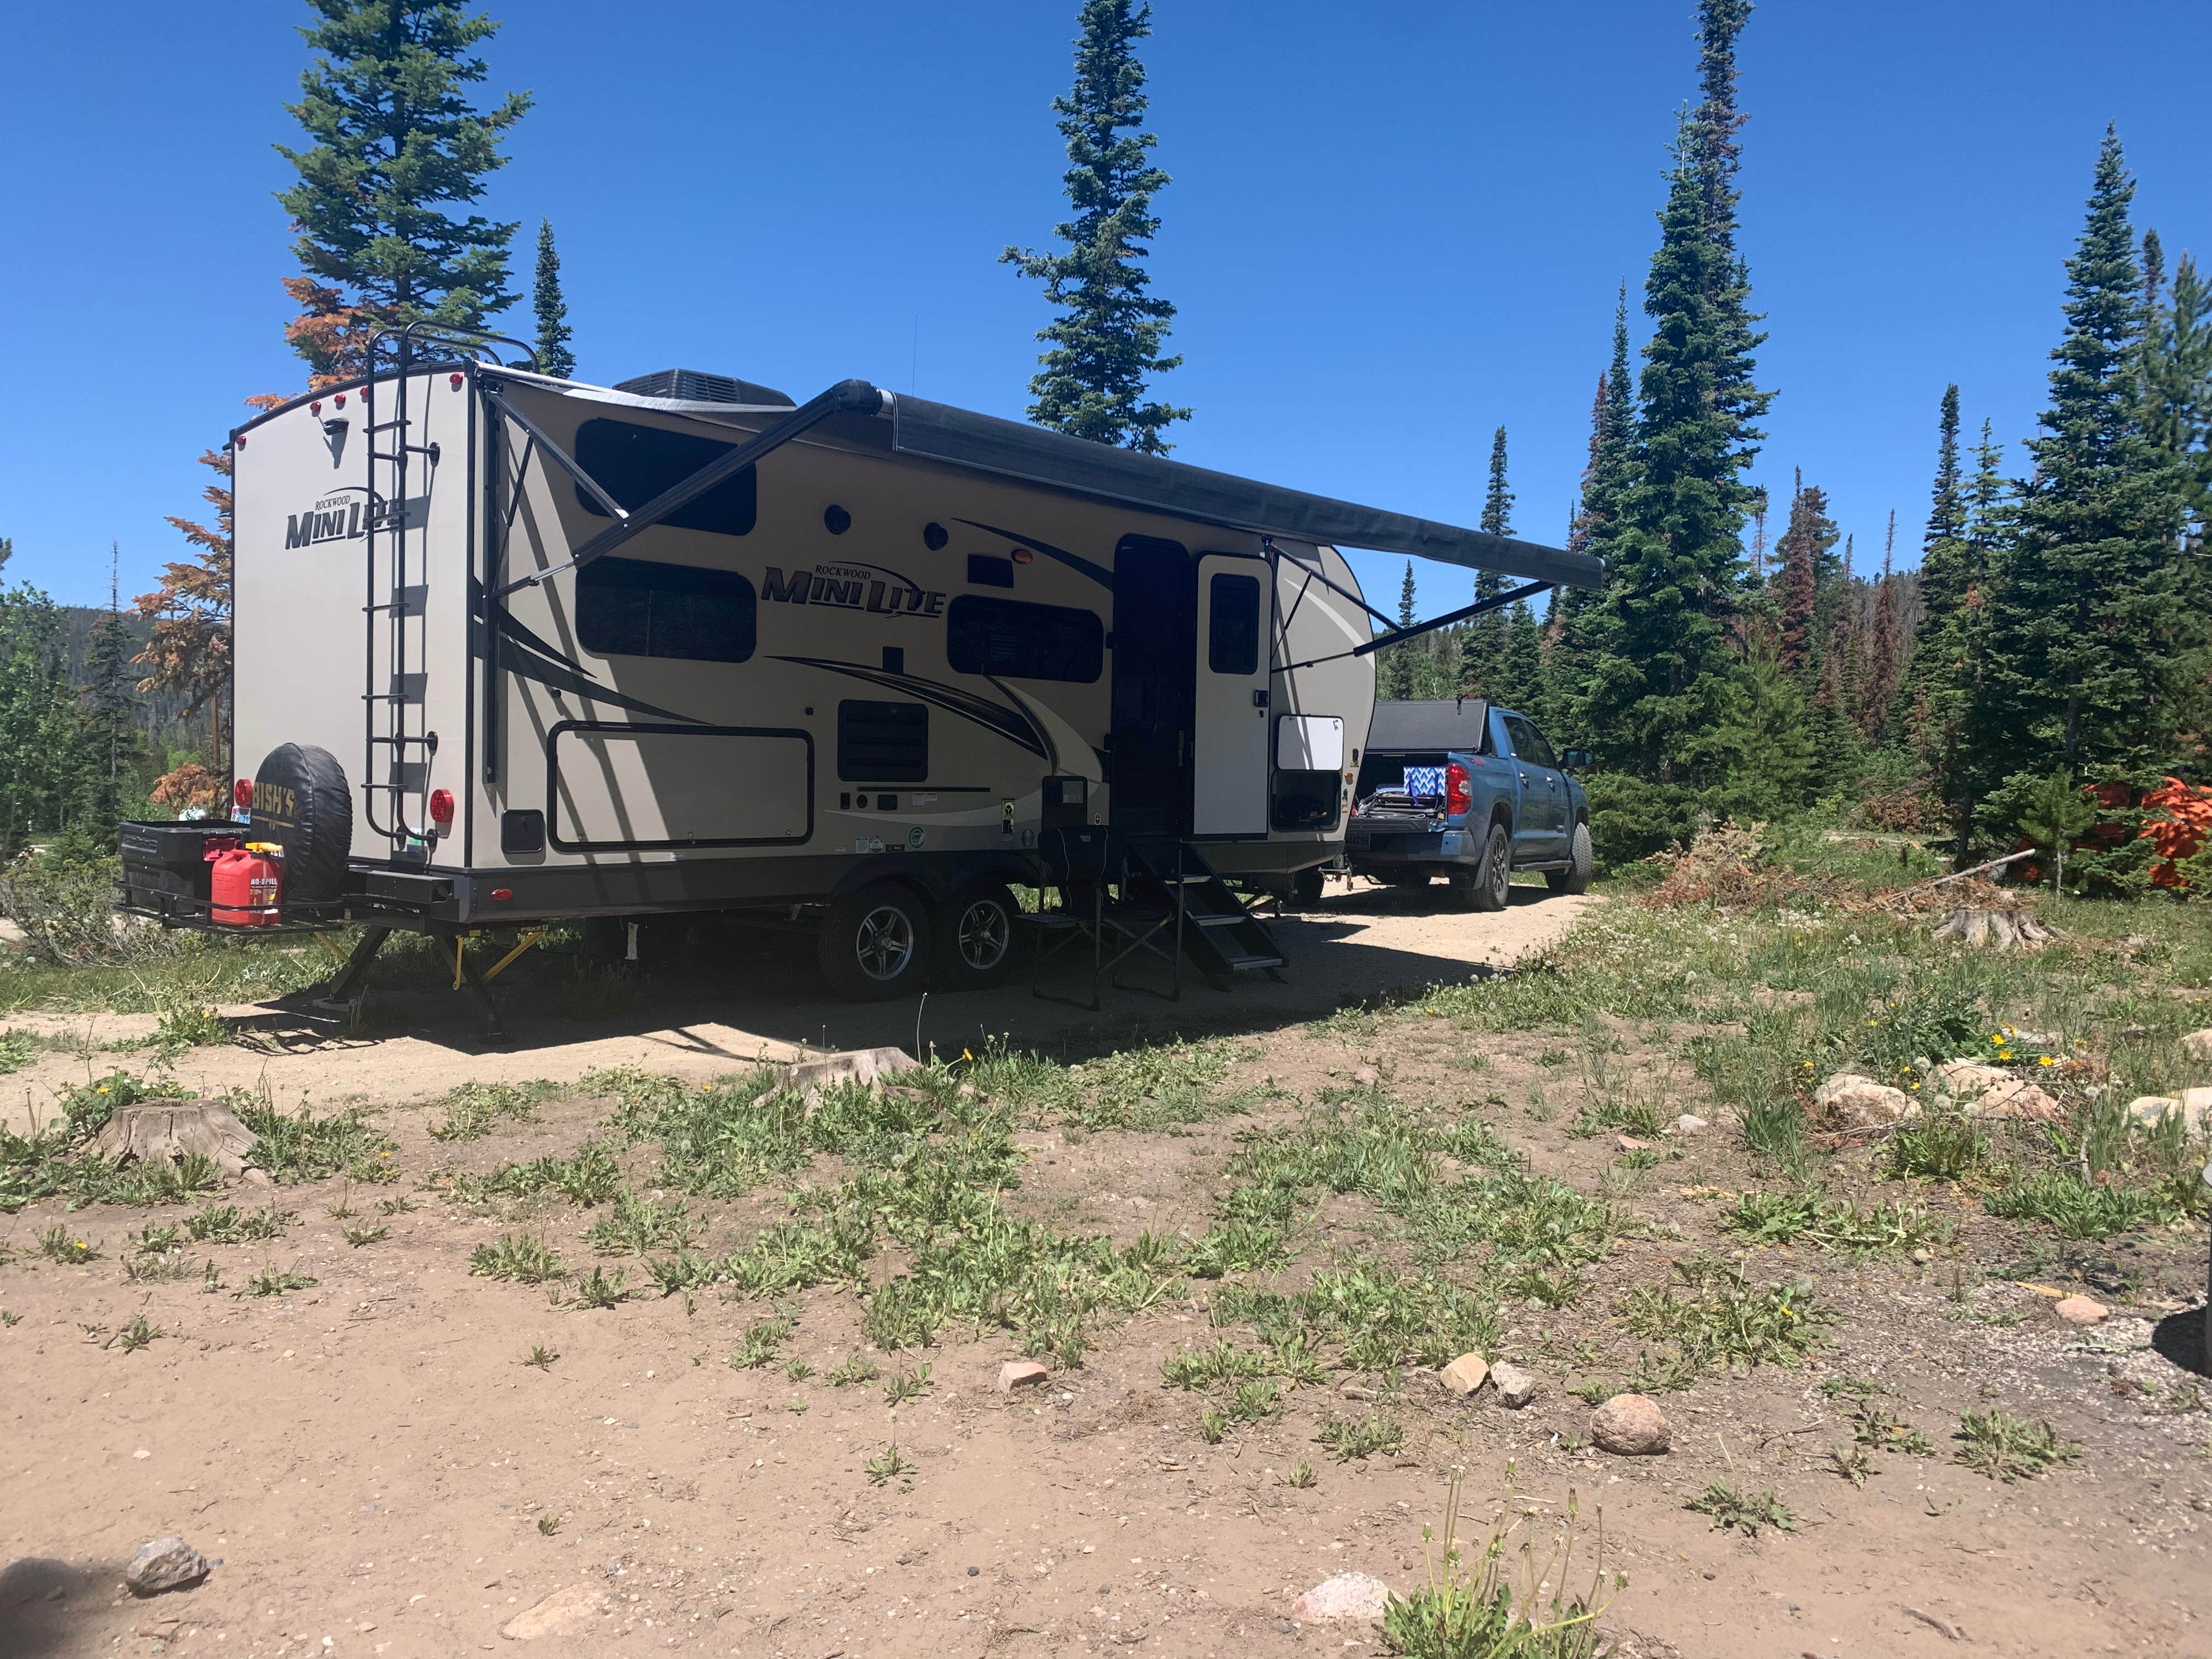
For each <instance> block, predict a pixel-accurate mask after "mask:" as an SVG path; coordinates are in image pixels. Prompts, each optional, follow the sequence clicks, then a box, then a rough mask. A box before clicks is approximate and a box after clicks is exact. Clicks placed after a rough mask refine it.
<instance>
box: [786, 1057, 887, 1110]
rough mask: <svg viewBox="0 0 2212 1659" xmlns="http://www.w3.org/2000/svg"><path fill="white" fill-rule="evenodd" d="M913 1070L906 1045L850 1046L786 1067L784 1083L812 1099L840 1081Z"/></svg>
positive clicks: (876, 1078) (872, 1078) (873, 1079)
mask: <svg viewBox="0 0 2212 1659" xmlns="http://www.w3.org/2000/svg"><path fill="white" fill-rule="evenodd" d="M912 1070H914V1059H913V1056H911V1055H910V1054H908V1053H907V1051H906V1050H905V1049H903V1048H847V1049H842V1050H841V1051H839V1052H838V1053H836V1054H825V1055H824V1056H823V1058H821V1059H820V1060H805V1061H802V1062H801V1063H799V1065H796V1066H785V1067H784V1068H783V1086H784V1087H785V1088H787V1089H796V1090H798V1091H799V1093H800V1094H802V1095H805V1097H808V1098H809V1099H811V1098H812V1097H814V1096H816V1095H818V1094H820V1093H821V1092H822V1091H823V1090H824V1089H827V1088H830V1087H832V1086H834V1085H837V1084H840V1083H875V1082H878V1081H879V1080H880V1079H884V1078H890V1077H896V1076H897V1075H898V1074H899V1073H901V1072H911V1071H912Z"/></svg>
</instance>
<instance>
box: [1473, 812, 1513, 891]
mask: <svg viewBox="0 0 2212 1659" xmlns="http://www.w3.org/2000/svg"><path fill="white" fill-rule="evenodd" d="M1512 885H1513V837H1512V836H1509V835H1507V834H1506V833H1505V826H1504V824H1502V823H1493V824H1492V825H1491V826H1490V839H1489V840H1488V841H1486V842H1484V843H1483V846H1482V867H1481V868H1480V870H1478V871H1476V872H1475V876H1474V895H1473V897H1474V908H1476V909H1478V910H1503V909H1504V908H1505V901H1506V898H1507V896H1509V895H1510V892H1511V891H1512Z"/></svg>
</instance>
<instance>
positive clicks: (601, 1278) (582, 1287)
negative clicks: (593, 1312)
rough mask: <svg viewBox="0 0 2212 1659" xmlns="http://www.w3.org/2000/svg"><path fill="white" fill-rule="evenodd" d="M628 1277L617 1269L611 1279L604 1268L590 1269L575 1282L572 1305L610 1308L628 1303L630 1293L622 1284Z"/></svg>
mask: <svg viewBox="0 0 2212 1659" xmlns="http://www.w3.org/2000/svg"><path fill="white" fill-rule="evenodd" d="M628 1277H629V1275H628V1274H627V1273H624V1272H623V1270H622V1269H621V1268H619V1267H617V1269H615V1272H614V1274H613V1276H612V1277H611V1278H610V1277H609V1276H608V1274H607V1271H606V1269H605V1268H604V1267H594V1268H592V1271H591V1272H589V1273H586V1274H585V1275H584V1276H583V1277H582V1278H581V1279H578V1280H577V1281H576V1294H575V1297H574V1305H575V1306H576V1307H579V1308H611V1307H614V1306H616V1305H617V1304H619V1303H623V1302H627V1301H629V1298H630V1296H631V1294H632V1292H631V1291H629V1288H628V1285H626V1283H625V1282H624V1281H625V1280H626V1279H628Z"/></svg>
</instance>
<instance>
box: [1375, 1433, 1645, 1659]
mask: <svg viewBox="0 0 2212 1659" xmlns="http://www.w3.org/2000/svg"><path fill="white" fill-rule="evenodd" d="M1465 1479H1466V1471H1465V1470H1464V1469H1456V1468H1455V1469H1454V1470H1453V1471H1452V1475H1451V1485H1450V1488H1449V1492H1448V1494H1447V1496H1446V1498H1445V1501H1444V1522H1443V1535H1442V1537H1441V1538H1439V1537H1438V1536H1437V1533H1436V1532H1435V1530H1434V1529H1433V1528H1428V1527H1424V1528H1421V1544H1422V1553H1423V1556H1424V1557H1425V1567H1426V1571H1425V1573H1424V1575H1423V1580H1422V1582H1421V1583H1419V1585H1418V1586H1417V1587H1416V1588H1415V1589H1414V1590H1413V1593H1412V1594H1411V1595H1407V1596H1402V1597H1401V1596H1399V1595H1395V1593H1394V1594H1393V1595H1391V1596H1390V1597H1389V1601H1387V1602H1386V1603H1385V1604H1384V1607H1383V1632H1382V1633H1383V1644H1384V1646H1386V1647H1387V1648H1388V1649H1389V1650H1390V1651H1391V1652H1392V1653H1395V1654H1401V1655H1405V1656H1407V1659H1602V1656H1603V1655H1604V1654H1605V1653H1607V1651H1609V1650H1608V1648H1607V1645H1606V1644H1604V1642H1603V1641H1602V1640H1601V1638H1600V1637H1599V1635H1598V1633H1597V1621H1598V1620H1600V1619H1601V1618H1602V1617H1604V1615H1605V1613H1606V1611H1607V1608H1608V1607H1610V1606H1611V1605H1612V1601H1613V1596H1614V1595H1618V1594H1619V1593H1620V1590H1622V1589H1625V1588H1626V1585H1627V1583H1628V1581H1627V1578H1626V1576H1625V1575H1621V1574H1613V1575H1610V1576H1608V1575H1607V1572H1606V1570H1605V1532H1604V1527H1603V1525H1602V1522H1601V1524H1600V1527H1599V1529H1598V1539H1597V1547H1596V1550H1595V1561H1594V1563H1593V1565H1592V1566H1591V1569H1590V1575H1591V1576H1590V1583H1589V1589H1588V1590H1587V1591H1586V1592H1584V1593H1583V1594H1581V1595H1570V1594H1569V1593H1568V1591H1567V1589H1565V1582H1566V1579H1567V1577H1568V1574H1569V1573H1570V1572H1571V1571H1573V1565H1574V1560H1575V1555H1576V1528H1577V1522H1578V1520H1579V1508H1578V1505H1577V1503H1576V1501H1575V1498H1574V1496H1573V1494H1571V1493H1570V1494H1569V1496H1568V1499H1567V1505H1566V1515H1565V1519H1564V1520H1563V1521H1562V1522H1558V1523H1556V1524H1557V1527H1558V1530H1557V1531H1556V1532H1555V1533H1553V1535H1552V1537H1551V1539H1550V1541H1549V1546H1548V1547H1539V1538H1538V1534H1537V1528H1538V1527H1539V1525H1542V1526H1545V1527H1547V1528H1549V1527H1551V1526H1553V1524H1554V1523H1553V1522H1552V1521H1551V1520H1550V1518H1549V1517H1548V1516H1543V1515H1541V1514H1540V1513H1539V1512H1538V1511H1537V1510H1534V1509H1524V1510H1522V1511H1521V1512H1520V1513H1519V1514H1517V1515H1516V1516H1512V1518H1510V1520H1509V1519H1508V1518H1507V1515H1506V1512H1505V1511H1504V1510H1500V1511H1499V1512H1498V1515H1497V1516H1495V1517H1493V1519H1492V1522H1491V1525H1490V1528H1489V1533H1488V1535H1487V1536H1486V1538H1484V1539H1483V1540H1482V1541H1480V1543H1478V1544H1475V1545H1474V1547H1472V1549H1471V1550H1470V1549H1468V1548H1466V1547H1462V1544H1461V1541H1460V1538H1459V1520H1460V1506H1461V1500H1462V1483H1463V1482H1464V1481H1465Z"/></svg>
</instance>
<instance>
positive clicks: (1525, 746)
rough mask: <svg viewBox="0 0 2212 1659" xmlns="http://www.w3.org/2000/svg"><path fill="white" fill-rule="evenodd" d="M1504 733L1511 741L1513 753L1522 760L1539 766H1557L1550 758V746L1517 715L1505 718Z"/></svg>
mask: <svg viewBox="0 0 2212 1659" xmlns="http://www.w3.org/2000/svg"><path fill="white" fill-rule="evenodd" d="M1505 731H1506V735H1507V736H1509V737H1510V738H1512V739H1513V752H1514V753H1515V754H1516V755H1517V756H1519V757H1521V758H1522V760H1525V761H1534V763H1536V764H1537V765H1539V766H1557V765H1558V764H1559V762H1557V761H1555V760H1553V758H1552V745H1551V744H1548V743H1546V742H1545V741H1544V734H1543V733H1542V732H1539V731H1538V730H1537V729H1536V728H1535V727H1534V726H1531V725H1529V724H1528V721H1526V720H1522V718H1521V717H1520V716H1519V715H1518V714H1508V715H1507V716H1506V717H1505Z"/></svg>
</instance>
